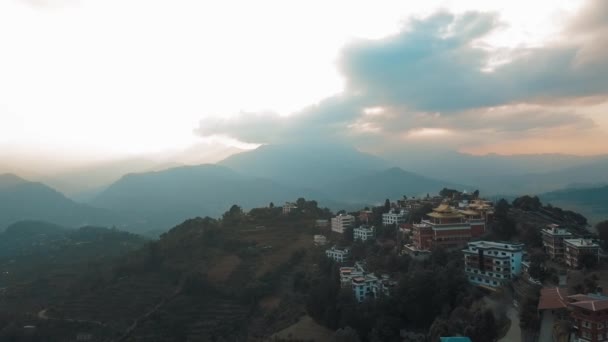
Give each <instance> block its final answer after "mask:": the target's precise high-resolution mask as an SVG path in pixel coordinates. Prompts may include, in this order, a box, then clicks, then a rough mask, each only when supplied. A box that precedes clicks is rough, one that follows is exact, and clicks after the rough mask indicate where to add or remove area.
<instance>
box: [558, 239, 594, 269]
mask: <svg viewBox="0 0 608 342" xmlns="http://www.w3.org/2000/svg"><path fill="white" fill-rule="evenodd" d="M564 249H565V252H564V261H565V262H566V265H568V266H569V267H571V268H580V267H582V266H583V263H582V261H583V258H584V257H585V256H586V255H591V256H593V258H596V260H598V261H599V257H600V255H599V253H600V246H599V245H598V244H597V243H595V242H593V240H590V239H564Z"/></svg>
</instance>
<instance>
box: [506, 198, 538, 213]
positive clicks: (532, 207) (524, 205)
mask: <svg viewBox="0 0 608 342" xmlns="http://www.w3.org/2000/svg"><path fill="white" fill-rule="evenodd" d="M513 206H514V207H515V208H519V209H521V210H524V211H536V210H538V209H540V208H541V207H542V203H541V202H540V199H539V198H538V196H533V197H532V196H528V195H526V196H522V197H518V198H516V199H515V200H514V201H513Z"/></svg>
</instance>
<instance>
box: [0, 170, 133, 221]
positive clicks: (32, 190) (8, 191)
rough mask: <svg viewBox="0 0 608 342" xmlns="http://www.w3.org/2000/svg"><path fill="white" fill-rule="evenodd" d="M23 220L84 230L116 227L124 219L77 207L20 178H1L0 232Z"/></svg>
mask: <svg viewBox="0 0 608 342" xmlns="http://www.w3.org/2000/svg"><path fill="white" fill-rule="evenodd" d="M21 220H41V221H48V222H53V223H56V224H59V225H65V226H72V227H80V226H86V225H90V224H97V225H113V224H116V223H118V222H120V221H123V219H122V218H120V217H119V216H117V215H115V214H114V213H111V212H109V211H108V210H105V209H99V208H94V207H92V206H90V205H87V204H82V203H77V202H75V201H73V200H71V199H69V198H67V197H66V196H65V195H63V194H62V193H60V192H58V191H56V190H54V189H53V188H51V187H49V186H47V185H45V184H42V183H38V182H30V181H27V180H25V179H22V178H20V177H18V176H16V175H12V174H5V175H1V176H0V231H1V230H3V228H5V227H6V226H8V225H10V224H12V223H15V222H18V221H21Z"/></svg>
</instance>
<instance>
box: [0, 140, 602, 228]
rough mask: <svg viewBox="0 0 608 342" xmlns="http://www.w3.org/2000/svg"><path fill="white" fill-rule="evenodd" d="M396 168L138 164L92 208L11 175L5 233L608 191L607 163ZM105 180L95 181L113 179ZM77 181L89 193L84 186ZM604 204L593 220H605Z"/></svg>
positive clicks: (317, 161) (286, 155)
mask: <svg viewBox="0 0 608 342" xmlns="http://www.w3.org/2000/svg"><path fill="white" fill-rule="evenodd" d="M402 159H403V158H402ZM396 160H397V159H396ZM395 164H399V163H398V162H394V163H393V162H389V161H387V160H385V159H382V158H379V157H377V156H374V155H371V154H367V153H363V152H360V151H358V150H356V149H354V148H352V147H349V146H341V145H324V144H321V143H318V144H291V145H268V146H262V147H260V148H258V149H255V150H251V151H247V152H242V153H239V154H235V155H233V156H231V157H229V158H227V159H225V160H223V161H221V162H219V163H218V164H202V165H193V166H178V167H168V168H165V169H162V170H157V168H156V167H154V166H153V165H151V164H149V163H147V162H145V161H144V162H137V163H136V162H134V163H132V164H131V165H132V166H133V167H135V166H137V165H140V166H141V165H144V166H145V168H146V169H147V170H150V169H152V170H154V171H145V172H136V173H128V174H126V175H123V176H122V177H120V179H118V180H117V181H115V182H113V183H111V184H109V185H106V186H104V187H103V188H100V189H99V190H98V191H96V192H93V193H91V194H90V198H89V200H88V201H87V203H79V202H76V201H74V200H72V199H69V198H68V197H66V196H65V195H63V194H62V193H60V192H58V191H56V190H54V189H53V188H51V187H49V186H47V185H45V184H42V183H38V182H31V181H26V180H24V179H22V178H19V177H17V176H15V175H3V176H0V230H1V229H2V228H3V227H6V226H7V225H9V224H11V223H14V222H17V221H20V220H24V219H34V220H44V221H49V222H54V223H57V224H60V225H63V226H68V227H79V226H84V225H90V224H93V225H104V226H110V225H116V226H119V227H121V228H123V229H128V230H131V231H137V232H143V231H149V230H154V231H163V230H166V229H167V228H168V227H171V226H173V225H175V224H178V223H180V222H181V221H183V220H185V219H187V218H190V217H196V216H212V217H218V216H220V215H221V214H222V213H223V211H224V210H225V208H227V207H230V206H231V205H232V204H238V205H240V206H242V207H243V208H244V209H250V208H253V207H259V206H267V205H269V203H270V202H274V204H275V205H281V204H282V203H283V202H285V201H294V200H295V199H297V198H299V197H305V198H309V199H315V200H317V201H318V202H319V204H320V205H321V206H326V207H329V208H330V209H333V210H339V209H347V210H351V209H353V210H354V209H356V208H360V207H362V206H364V205H368V204H376V203H380V202H382V201H384V199H385V198H392V199H395V198H401V196H403V195H407V196H420V195H426V194H427V193H431V194H434V193H437V192H438V191H439V190H441V189H442V188H444V187H450V188H455V189H459V190H471V191H472V190H475V189H480V190H481V191H482V195H485V196H491V195H493V194H504V195H515V194H518V195H523V194H542V193H545V192H549V191H552V190H553V191H554V190H558V189H565V188H572V187H576V188H580V187H586V188H594V187H598V186H600V185H602V184H607V183H608V159H606V158H604V157H564V158H561V157H560V156H559V155H542V156H537V157H533V156H517V157H515V156H514V157H505V156H497V155H490V156H483V157H479V156H470V155H459V154H446V155H444V156H438V157H437V158H434V159H433V160H432V162H430V161H428V160H427V162H426V163H425V162H423V161H422V160H415V159H412V160H411V161H410V162H409V163H408V164H407V165H401V166H402V167H399V165H397V166H396V165H395ZM121 165H122V166H123V167H125V165H128V163H127V164H121ZM108 169H111V167H108ZM108 169H106V171H107V170H108ZM125 169H128V168H127V167H125ZM406 170H407V171H406ZM98 171H99V174H96V178H100V174H105V173H106V171H104V170H98ZM114 176H117V174H114ZM78 181H79V182H85V183H86V177H84V178H78ZM570 190H572V189H570ZM556 196H557V195H556V194H547V195H546V197H547V198H548V199H549V201H550V202H555V203H556V204H558V202H559V204H562V205H563V206H564V207H565V208H568V209H574V210H576V209H579V210H580V208H579V207H585V206H587V204H586V203H583V202H581V201H582V199H576V200H573V199H572V198H571V199H570V200H569V201H565V200H564V199H562V198H557V197H556ZM577 198H578V197H577ZM581 198H582V197H581ZM604 203H606V202H604ZM604 203H602V204H600V205H599V207H597V206H596V207H597V208H595V209H594V210H593V211H594V212H595V213H599V215H603V212H602V209H601V207H602V206H606V205H605V204H604ZM581 212H583V213H584V210H581Z"/></svg>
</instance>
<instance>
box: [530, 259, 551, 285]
mask: <svg viewBox="0 0 608 342" xmlns="http://www.w3.org/2000/svg"><path fill="white" fill-rule="evenodd" d="M545 260H547V256H546V255H545V254H544V253H534V254H532V255H531V256H530V268H529V269H528V274H529V275H530V277H532V278H534V279H536V280H540V281H543V280H544V279H545V275H546V272H545Z"/></svg>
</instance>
